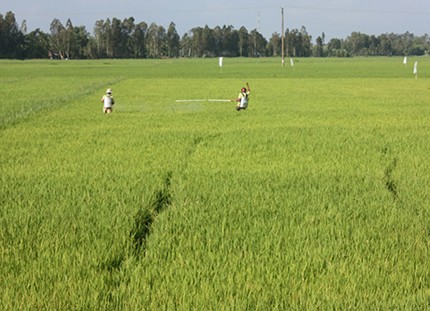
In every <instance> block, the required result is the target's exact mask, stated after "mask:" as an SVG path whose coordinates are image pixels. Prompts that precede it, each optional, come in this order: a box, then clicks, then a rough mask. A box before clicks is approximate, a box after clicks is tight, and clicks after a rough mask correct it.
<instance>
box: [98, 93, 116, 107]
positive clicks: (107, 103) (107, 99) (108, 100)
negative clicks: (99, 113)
mask: <svg viewBox="0 0 430 311" xmlns="http://www.w3.org/2000/svg"><path fill="white" fill-rule="evenodd" d="M101 102H102V103H103V112H104V113H111V112H112V107H113V105H114V104H115V100H114V99H113V96H112V90H111V89H107V90H106V94H105V95H103V97H102V99H101Z"/></svg>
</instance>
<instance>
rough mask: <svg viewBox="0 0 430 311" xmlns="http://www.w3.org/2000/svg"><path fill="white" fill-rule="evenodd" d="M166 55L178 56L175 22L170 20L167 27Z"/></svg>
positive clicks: (178, 46) (178, 45) (177, 36)
mask: <svg viewBox="0 0 430 311" xmlns="http://www.w3.org/2000/svg"><path fill="white" fill-rule="evenodd" d="M166 39H167V56H168V57H178V56H179V49H180V44H179V39H180V37H179V35H178V32H177V31H176V25H175V23H173V22H171V23H170V25H169V28H168V29H167V37H166Z"/></svg>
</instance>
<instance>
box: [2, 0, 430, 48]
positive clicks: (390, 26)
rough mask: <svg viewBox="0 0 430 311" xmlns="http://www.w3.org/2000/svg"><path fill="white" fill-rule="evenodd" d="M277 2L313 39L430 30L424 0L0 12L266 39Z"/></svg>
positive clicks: (276, 25)
mask: <svg viewBox="0 0 430 311" xmlns="http://www.w3.org/2000/svg"><path fill="white" fill-rule="evenodd" d="M281 6H283V7H284V23H285V28H289V29H294V28H297V29H300V28H301V26H302V25H303V26H305V27H306V29H307V31H308V33H309V34H310V35H312V38H313V41H314V40H315V39H316V37H317V36H319V35H321V33H322V32H324V33H325V36H326V40H327V39H330V38H346V37H347V36H348V35H349V34H351V32H353V31H359V32H362V33H366V34H369V35H371V34H375V35H379V34H382V33H391V32H394V33H398V34H400V33H405V32H406V31H409V32H411V33H414V34H415V35H418V36H421V35H424V34H430V23H429V22H428V20H430V1H429V0H403V1H396V0H301V1H298V0H296V1H291V0H282V1H281V0H248V1H242V0H212V1H211V0H143V1H142V0H121V1H118V0H115V1H113V0H71V1H63V0H57V1H52V0H36V1H35V0H13V1H11V0H2V1H1V2H0V14H2V15H5V14H6V12H8V11H12V12H13V13H15V17H16V19H17V21H18V23H19V24H21V22H22V20H24V19H25V20H26V21H27V27H28V31H32V30H35V29H36V28H40V29H42V30H43V31H45V32H49V25H50V23H51V22H52V20H53V19H54V18H58V19H59V20H60V21H61V22H62V23H63V24H66V21H67V19H68V18H70V19H71V21H72V24H73V25H74V26H85V27H86V29H87V31H89V32H90V33H93V27H94V24H95V22H96V21H97V20H106V18H113V17H116V18H119V19H121V20H122V19H124V18H127V17H134V18H135V20H136V22H141V21H144V22H146V23H148V24H150V23H152V22H155V23H156V24H158V25H162V26H164V27H165V28H166V29H167V27H168V26H169V24H170V22H174V23H175V24H176V29H177V31H178V33H179V35H180V36H182V35H183V34H184V33H186V32H188V31H189V30H190V29H191V28H193V27H197V26H200V27H204V26H205V25H208V26H209V27H211V28H213V27H215V26H223V25H232V26H233V27H234V28H236V29H239V28H240V27H241V26H245V27H246V28H247V29H248V31H251V30H253V29H257V30H259V31H260V32H261V33H262V34H263V35H264V36H265V37H266V39H269V38H270V36H271V35H272V33H274V32H278V33H280V32H281V29H282V27H281V25H282V23H281V21H282V18H281Z"/></svg>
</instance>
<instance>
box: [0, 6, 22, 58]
mask: <svg viewBox="0 0 430 311" xmlns="http://www.w3.org/2000/svg"><path fill="white" fill-rule="evenodd" d="M0 43H1V44H0V58H23V57H24V48H23V46H24V35H23V34H22V33H21V32H20V31H19V29H18V24H17V22H16V20H15V15H14V14H13V13H12V12H7V13H6V15H5V17H4V18H3V16H2V15H1V14H0Z"/></svg>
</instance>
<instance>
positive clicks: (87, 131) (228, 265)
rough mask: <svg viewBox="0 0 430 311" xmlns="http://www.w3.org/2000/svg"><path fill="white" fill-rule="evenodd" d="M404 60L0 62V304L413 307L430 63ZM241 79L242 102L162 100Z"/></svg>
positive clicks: (426, 288)
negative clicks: (241, 106)
mask: <svg viewBox="0 0 430 311" xmlns="http://www.w3.org/2000/svg"><path fill="white" fill-rule="evenodd" d="M401 61H402V60H401V59H400V58H398V59H397V58H359V59H347V60H319V59H298V60H296V61H295V64H296V66H295V67H294V69H293V68H290V67H287V68H284V69H282V68H281V67H280V66H279V64H278V61H277V60H273V59H258V60H248V59H227V60H225V62H224V63H225V64H224V67H223V68H222V70H221V69H220V68H219V67H217V61H216V60H213V59H206V60H187V59H179V60H148V61H129V60H126V61H123V60H118V61H111V60H109V61H92V62H90V61H82V62H78V61H69V62H42V61H31V62H7V61H3V62H1V66H2V71H1V72H0V81H1V83H2V85H3V87H2V90H1V91H0V92H2V94H1V95H2V97H5V96H4V95H7V96H6V97H7V100H6V101H5V102H3V103H2V104H1V105H0V107H1V108H0V109H1V114H0V121H1V130H0V139H1V142H2V144H1V154H2V157H1V159H0V173H1V177H0V178H1V179H0V180H1V188H0V189H1V190H0V204H1V208H0V222H1V227H0V228H1V229H0V256H1V258H0V260H1V262H2V264H1V266H0V275H1V277H0V282H1V286H2V293H1V296H0V297H1V299H0V301H1V307H2V309H5V310H15V309H121V310H130V309H135V310H137V309H139V310H141V309H142V310H154V309H260V310H266V309H275V310H276V309H278V310H285V309H290V308H291V309H363V310H364V309H426V308H428V306H429V304H430V300H429V299H430V273H429V271H430V270H429V269H428V263H427V262H428V258H429V257H430V254H429V253H430V252H429V250H430V244H429V241H430V240H429V232H430V231H429V230H430V227H429V219H430V209H429V206H430V199H429V195H428V193H429V192H428V189H429V186H430V178H429V176H430V169H429V168H428V165H427V162H428V161H427V157H428V154H430V150H429V149H430V147H429V145H428V143H427V137H428V135H429V132H430V126H429V124H430V123H429V110H430V108H429V106H428V104H427V102H428V100H427V98H428V92H429V90H428V86H427V84H428V83H427V82H428V81H427V79H428V78H427V75H426V69H427V68H428V67H429V63H428V60H427V59H426V58H420V59H419V63H420V67H419V68H420V72H422V73H420V76H419V78H418V79H414V78H413V76H412V72H411V71H412V67H411V66H412V65H408V66H409V67H410V68H408V67H406V68H405V66H404V65H403V64H402V62H401ZM246 81H248V82H249V83H250V85H251V89H252V93H251V100H250V106H249V109H248V110H247V111H242V112H236V111H235V109H234V103H208V102H190V103H176V102H175V100H176V99H193V98H202V99H205V98H227V99H228V98H233V97H235V96H236V95H237V93H238V91H239V90H240V88H241V87H242V86H243V84H244V83H245V82H246ZM107 87H111V88H112V89H113V94H114V96H115V98H116V101H117V104H116V107H115V109H114V113H113V114H111V115H105V114H102V113H101V103H99V100H100V97H101V95H102V94H103V93H104V91H105V89H106V88H107ZM28 91H30V92H28ZM45 99H46V100H45ZM13 103H17V105H14V104H13ZM18 107H19V108H18ZM35 107H36V108H35ZM37 107H38V108H37ZM20 109H21V110H20ZM20 111H25V113H22V112H20Z"/></svg>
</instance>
